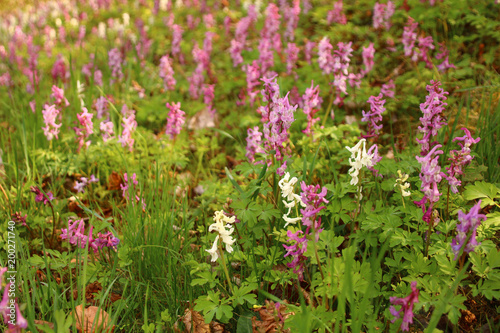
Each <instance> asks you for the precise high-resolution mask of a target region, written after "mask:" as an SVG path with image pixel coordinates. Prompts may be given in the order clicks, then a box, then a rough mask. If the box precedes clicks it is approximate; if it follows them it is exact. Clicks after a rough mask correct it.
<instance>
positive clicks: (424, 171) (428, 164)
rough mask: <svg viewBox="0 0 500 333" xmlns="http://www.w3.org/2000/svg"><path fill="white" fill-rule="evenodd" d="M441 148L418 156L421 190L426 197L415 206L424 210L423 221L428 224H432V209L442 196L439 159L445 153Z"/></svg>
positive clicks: (435, 147)
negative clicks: (439, 186) (427, 205)
mask: <svg viewBox="0 0 500 333" xmlns="http://www.w3.org/2000/svg"><path fill="white" fill-rule="evenodd" d="M439 148H441V145H436V146H434V148H432V150H431V151H430V152H429V153H428V154H427V155H425V156H416V159H417V161H418V162H419V163H420V165H421V170H420V180H421V181H422V185H421V186H420V189H421V190H422V192H424V197H423V198H422V200H420V201H415V204H416V205H417V206H419V207H421V208H422V211H423V212H424V216H423V218H422V219H423V220H424V221H425V222H427V223H431V218H432V207H433V205H434V203H436V202H437V201H438V200H439V197H440V196H441V193H440V192H439V189H438V184H439V183H440V182H441V179H442V173H441V167H440V166H439V163H438V159H439V155H440V154H442V153H443V151H442V150H438V149H439ZM427 202H428V203H429V207H428V208H427V210H426V209H425V206H426V203H427Z"/></svg>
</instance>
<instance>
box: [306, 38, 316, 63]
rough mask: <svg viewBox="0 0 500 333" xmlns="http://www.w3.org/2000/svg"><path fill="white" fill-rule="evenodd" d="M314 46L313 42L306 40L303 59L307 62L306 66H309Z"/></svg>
mask: <svg viewBox="0 0 500 333" xmlns="http://www.w3.org/2000/svg"><path fill="white" fill-rule="evenodd" d="M315 46H316V43H315V42H312V41H310V40H308V41H307V42H306V44H305V45H304V59H305V61H307V63H308V64H311V58H312V51H313V49H314V47H315Z"/></svg>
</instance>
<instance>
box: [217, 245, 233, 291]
mask: <svg viewBox="0 0 500 333" xmlns="http://www.w3.org/2000/svg"><path fill="white" fill-rule="evenodd" d="M220 242H221V240H220V239H219V244H218V246H219V252H220V259H221V261H222V268H223V269H224V273H225V274H226V279H227V284H228V285H229V290H230V291H231V295H233V294H234V293H233V285H232V284H231V278H230V277H229V271H228V270H227V266H226V260H225V259H224V251H223V249H222V245H221V243H220Z"/></svg>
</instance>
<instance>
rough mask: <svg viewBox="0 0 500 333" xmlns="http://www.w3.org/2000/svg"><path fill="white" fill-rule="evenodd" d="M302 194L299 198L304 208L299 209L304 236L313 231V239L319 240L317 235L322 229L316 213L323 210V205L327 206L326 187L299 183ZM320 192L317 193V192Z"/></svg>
mask: <svg viewBox="0 0 500 333" xmlns="http://www.w3.org/2000/svg"><path fill="white" fill-rule="evenodd" d="M300 188H301V189H302V193H301V194H300V198H301V200H302V202H303V203H304V205H305V208H303V209H300V213H301V214H302V224H303V225H304V226H306V227H307V229H306V234H310V233H311V231H312V230H314V239H315V241H316V242H317V241H318V240H319V234H320V233H321V231H323V229H322V228H321V216H318V213H319V212H320V211H322V210H323V209H325V208H326V207H325V206H323V204H327V203H328V200H326V199H325V196H326V193H327V190H326V187H321V186H320V185H306V183H305V182H302V183H300ZM320 188H321V191H320V192H319V193H318V190H320Z"/></svg>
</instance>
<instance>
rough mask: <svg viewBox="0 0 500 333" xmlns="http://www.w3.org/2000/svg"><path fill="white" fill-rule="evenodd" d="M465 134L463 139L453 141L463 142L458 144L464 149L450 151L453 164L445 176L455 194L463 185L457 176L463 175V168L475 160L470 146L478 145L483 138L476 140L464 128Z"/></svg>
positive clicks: (447, 169)
mask: <svg viewBox="0 0 500 333" xmlns="http://www.w3.org/2000/svg"><path fill="white" fill-rule="evenodd" d="M462 130H463V131H464V132H465V135H464V136H463V137H457V138H454V139H453V141H462V142H463V143H460V142H459V143H458V145H459V146H460V147H461V148H462V149H461V150H452V151H450V156H451V157H450V158H449V160H451V164H450V166H448V167H446V171H447V174H443V176H444V177H445V178H446V180H447V181H448V183H449V184H450V188H451V191H452V192H453V193H458V188H457V186H460V185H462V182H461V181H460V180H458V179H457V176H459V175H462V174H463V168H464V167H465V166H467V165H468V164H469V163H470V162H471V161H472V160H473V159H474V156H472V155H471V154H470V153H471V150H470V146H471V145H472V144H474V143H478V142H479V141H480V140H481V138H476V139H474V138H473V137H472V135H471V134H470V132H469V130H468V129H467V128H462Z"/></svg>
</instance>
